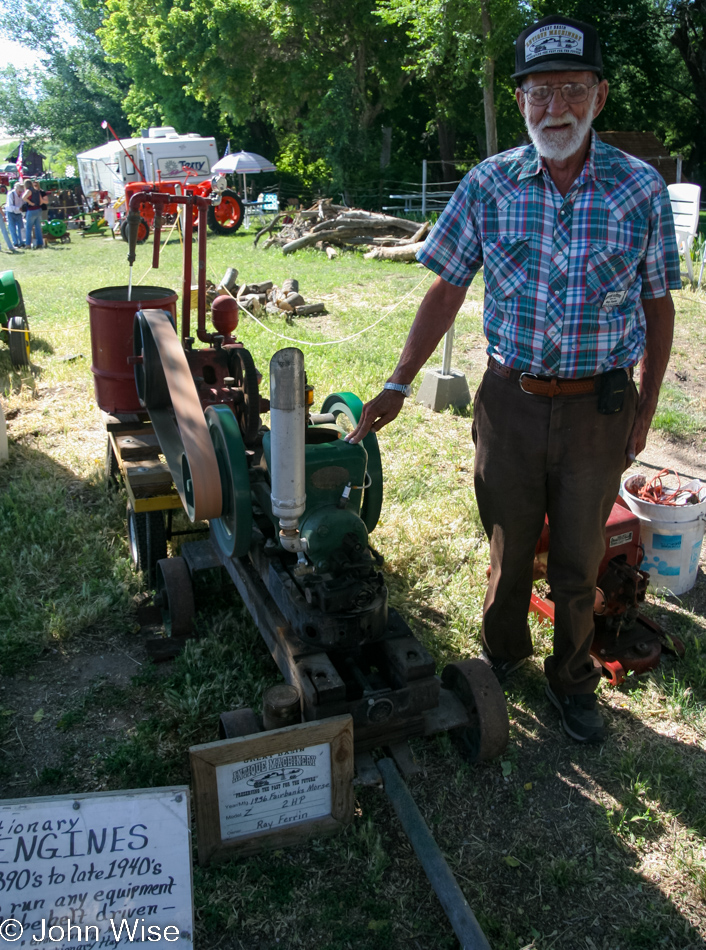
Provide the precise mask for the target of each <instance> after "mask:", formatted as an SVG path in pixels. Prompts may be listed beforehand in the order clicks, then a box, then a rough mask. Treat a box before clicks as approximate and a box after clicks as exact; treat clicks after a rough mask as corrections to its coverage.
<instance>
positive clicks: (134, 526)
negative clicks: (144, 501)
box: [127, 502, 167, 587]
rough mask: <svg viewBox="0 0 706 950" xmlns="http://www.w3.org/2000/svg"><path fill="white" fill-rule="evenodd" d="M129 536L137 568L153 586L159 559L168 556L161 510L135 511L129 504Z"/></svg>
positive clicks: (131, 551)
mask: <svg viewBox="0 0 706 950" xmlns="http://www.w3.org/2000/svg"><path fill="white" fill-rule="evenodd" d="M127 536H128V542H129V544H130V556H131V557H132V563H133V564H134V565H135V569H136V570H138V571H142V573H143V574H144V575H145V577H146V578H147V583H148V584H149V586H150V587H151V586H152V584H153V582H154V579H155V568H156V566H157V561H160V560H161V559H162V558H166V556H167V534H166V531H165V530H164V515H163V514H162V512H161V511H135V509H134V508H133V507H132V505H131V504H130V502H128V506H127Z"/></svg>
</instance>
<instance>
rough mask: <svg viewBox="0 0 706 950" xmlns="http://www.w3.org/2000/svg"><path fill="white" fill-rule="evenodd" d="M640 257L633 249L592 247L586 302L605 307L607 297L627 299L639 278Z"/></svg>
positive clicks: (587, 265) (610, 245)
mask: <svg viewBox="0 0 706 950" xmlns="http://www.w3.org/2000/svg"><path fill="white" fill-rule="evenodd" d="M638 260H639V255H638V254H637V253H636V251H635V249H634V248H627V247H619V246H618V245H615V244H592V245H591V247H590V250H589V255H588V261H587V264H586V301H587V302H588V303H590V304H598V305H599V306H600V305H602V302H603V300H604V299H605V298H606V295H607V294H615V295H616V296H615V300H616V301H617V300H618V299H620V298H621V297H622V298H623V299H627V295H628V293H629V291H630V288H631V287H632V285H633V284H634V282H635V280H636V278H637V265H638Z"/></svg>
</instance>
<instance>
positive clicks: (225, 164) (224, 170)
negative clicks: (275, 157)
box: [211, 152, 277, 195]
mask: <svg viewBox="0 0 706 950" xmlns="http://www.w3.org/2000/svg"><path fill="white" fill-rule="evenodd" d="M211 171H212V172H220V174H221V175H226V174H235V175H242V176H243V195H247V191H246V190H245V188H246V177H245V176H246V175H256V174H258V173H259V172H275V171H277V167H276V166H275V165H273V164H272V162H271V161H269V159H267V158H263V156H262V155H258V154H257V153H256V152H231V153H230V154H229V155H224V156H223V158H221V159H219V160H218V161H217V162H216V164H215V165H214V166H213V168H212V169H211Z"/></svg>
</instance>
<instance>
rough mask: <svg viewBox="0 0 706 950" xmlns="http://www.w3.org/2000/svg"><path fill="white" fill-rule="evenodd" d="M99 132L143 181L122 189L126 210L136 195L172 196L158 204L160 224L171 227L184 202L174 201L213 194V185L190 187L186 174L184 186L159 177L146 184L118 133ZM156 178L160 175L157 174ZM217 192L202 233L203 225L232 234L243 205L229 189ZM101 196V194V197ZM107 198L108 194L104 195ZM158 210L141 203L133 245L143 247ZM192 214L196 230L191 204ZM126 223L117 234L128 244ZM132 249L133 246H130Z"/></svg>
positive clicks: (105, 126) (195, 210) (196, 217)
mask: <svg viewBox="0 0 706 950" xmlns="http://www.w3.org/2000/svg"><path fill="white" fill-rule="evenodd" d="M101 128H103V129H108V130H109V131H110V132H111V134H112V136H113V138H114V139H115V141H116V142H118V144H119V145H120V146H121V148H122V150H123V152H125V156H126V158H128V159H129V161H130V162H131V164H132V166H133V168H134V169H135V171H136V172H137V174H138V175H139V176H140V178H141V179H142V181H132V182H128V183H127V184H126V185H125V207H126V208H131V207H132V199H133V198H134V196H135V195H136V194H138V193H148V192H149V193H150V194H161V195H171V196H173V200H171V201H164V202H160V204H159V208H158V210H159V212H160V214H161V221H162V222H164V223H167V224H172V223H173V222H174V220H175V219H176V215H177V212H178V210H179V205H180V204H184V203H185V202H183V201H179V200H177V199H178V198H179V196H183V195H191V196H192V197H197V198H209V197H210V195H211V193H212V191H213V190H214V185H213V182H212V181H200V182H194V183H193V184H191V185H189V184H187V182H188V172H187V179H186V180H185V181H184V182H181V181H168V180H167V181H162V179H161V177H160V178H159V180H158V181H147V179H146V178H145V176H144V175H143V174H142V172H141V171H140V169H139V168H138V165H137V163H136V161H135V159H134V158H133V157H132V155H131V154H130V153H129V152H128V151H127V149H126V148H125V146H124V145H123V144H122V142H121V141H120V138H119V137H118V135H117V133H116V132H115V130H114V129H113V127H112V126H111V125H110V123H109V122H106V121H103V122H101ZM158 174H159V173H158ZM218 180H220V181H222V182H223V183H224V184H225V178H223V177H221V176H219V179H218ZM217 190H218V191H219V192H220V200H219V201H218V202H212V201H210V202H209V203H208V206H207V213H206V220H205V221H204V222H203V223H202V225H201V229H202V230H203V231H204V232H205V231H206V221H207V222H208V226H209V227H210V229H211V230H212V231H213V232H215V233H216V234H235V232H236V231H237V230H238V228H239V227H240V225H241V223H242V220H243V202H242V201H241V200H240V196H239V195H238V194H236V192H234V191H231V190H230V189H229V188H218V189H217ZM102 194H103V193H102V192H101V195H102ZM106 197H107V193H106ZM156 207H157V206H156V205H153V204H152V203H150V202H143V209H144V210H143V212H142V214H141V216H140V218H139V221H137V222H136V224H137V232H136V235H137V236H136V238H132V240H133V242H134V241H135V240H136V241H137V243H138V244H144V243H145V241H146V240H147V238H148V237H149V234H150V228H153V227H154V222H155V208H156ZM191 210H192V222H191V223H192V225H196V226H198V222H199V214H198V208H197V205H196V204H193V205H192V207H191ZM133 226H135V219H133ZM127 229H128V219H127V217H126V218H125V219H124V220H123V222H122V224H121V225H120V234H121V235H122V238H123V240H124V241H127V240H128V230H127ZM133 248H134V243H133Z"/></svg>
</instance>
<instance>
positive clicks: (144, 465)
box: [123, 459, 172, 497]
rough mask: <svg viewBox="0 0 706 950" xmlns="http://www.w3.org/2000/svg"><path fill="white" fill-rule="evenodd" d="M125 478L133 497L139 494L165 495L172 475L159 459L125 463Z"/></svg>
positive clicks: (169, 486) (170, 483)
mask: <svg viewBox="0 0 706 950" xmlns="http://www.w3.org/2000/svg"><path fill="white" fill-rule="evenodd" d="M123 470H124V473H125V478H126V479H127V480H128V482H129V483H130V488H131V489H132V491H133V492H134V493H135V497H139V495H140V494H142V495H143V496H144V495H145V494H150V495H155V494H165V493H166V492H168V491H169V489H170V488H171V485H172V475H171V472H170V471H169V467H168V466H167V464H166V463H165V462H160V461H159V459H143V460H140V461H132V462H130V461H127V460H126V461H125V462H124V463H123Z"/></svg>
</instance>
